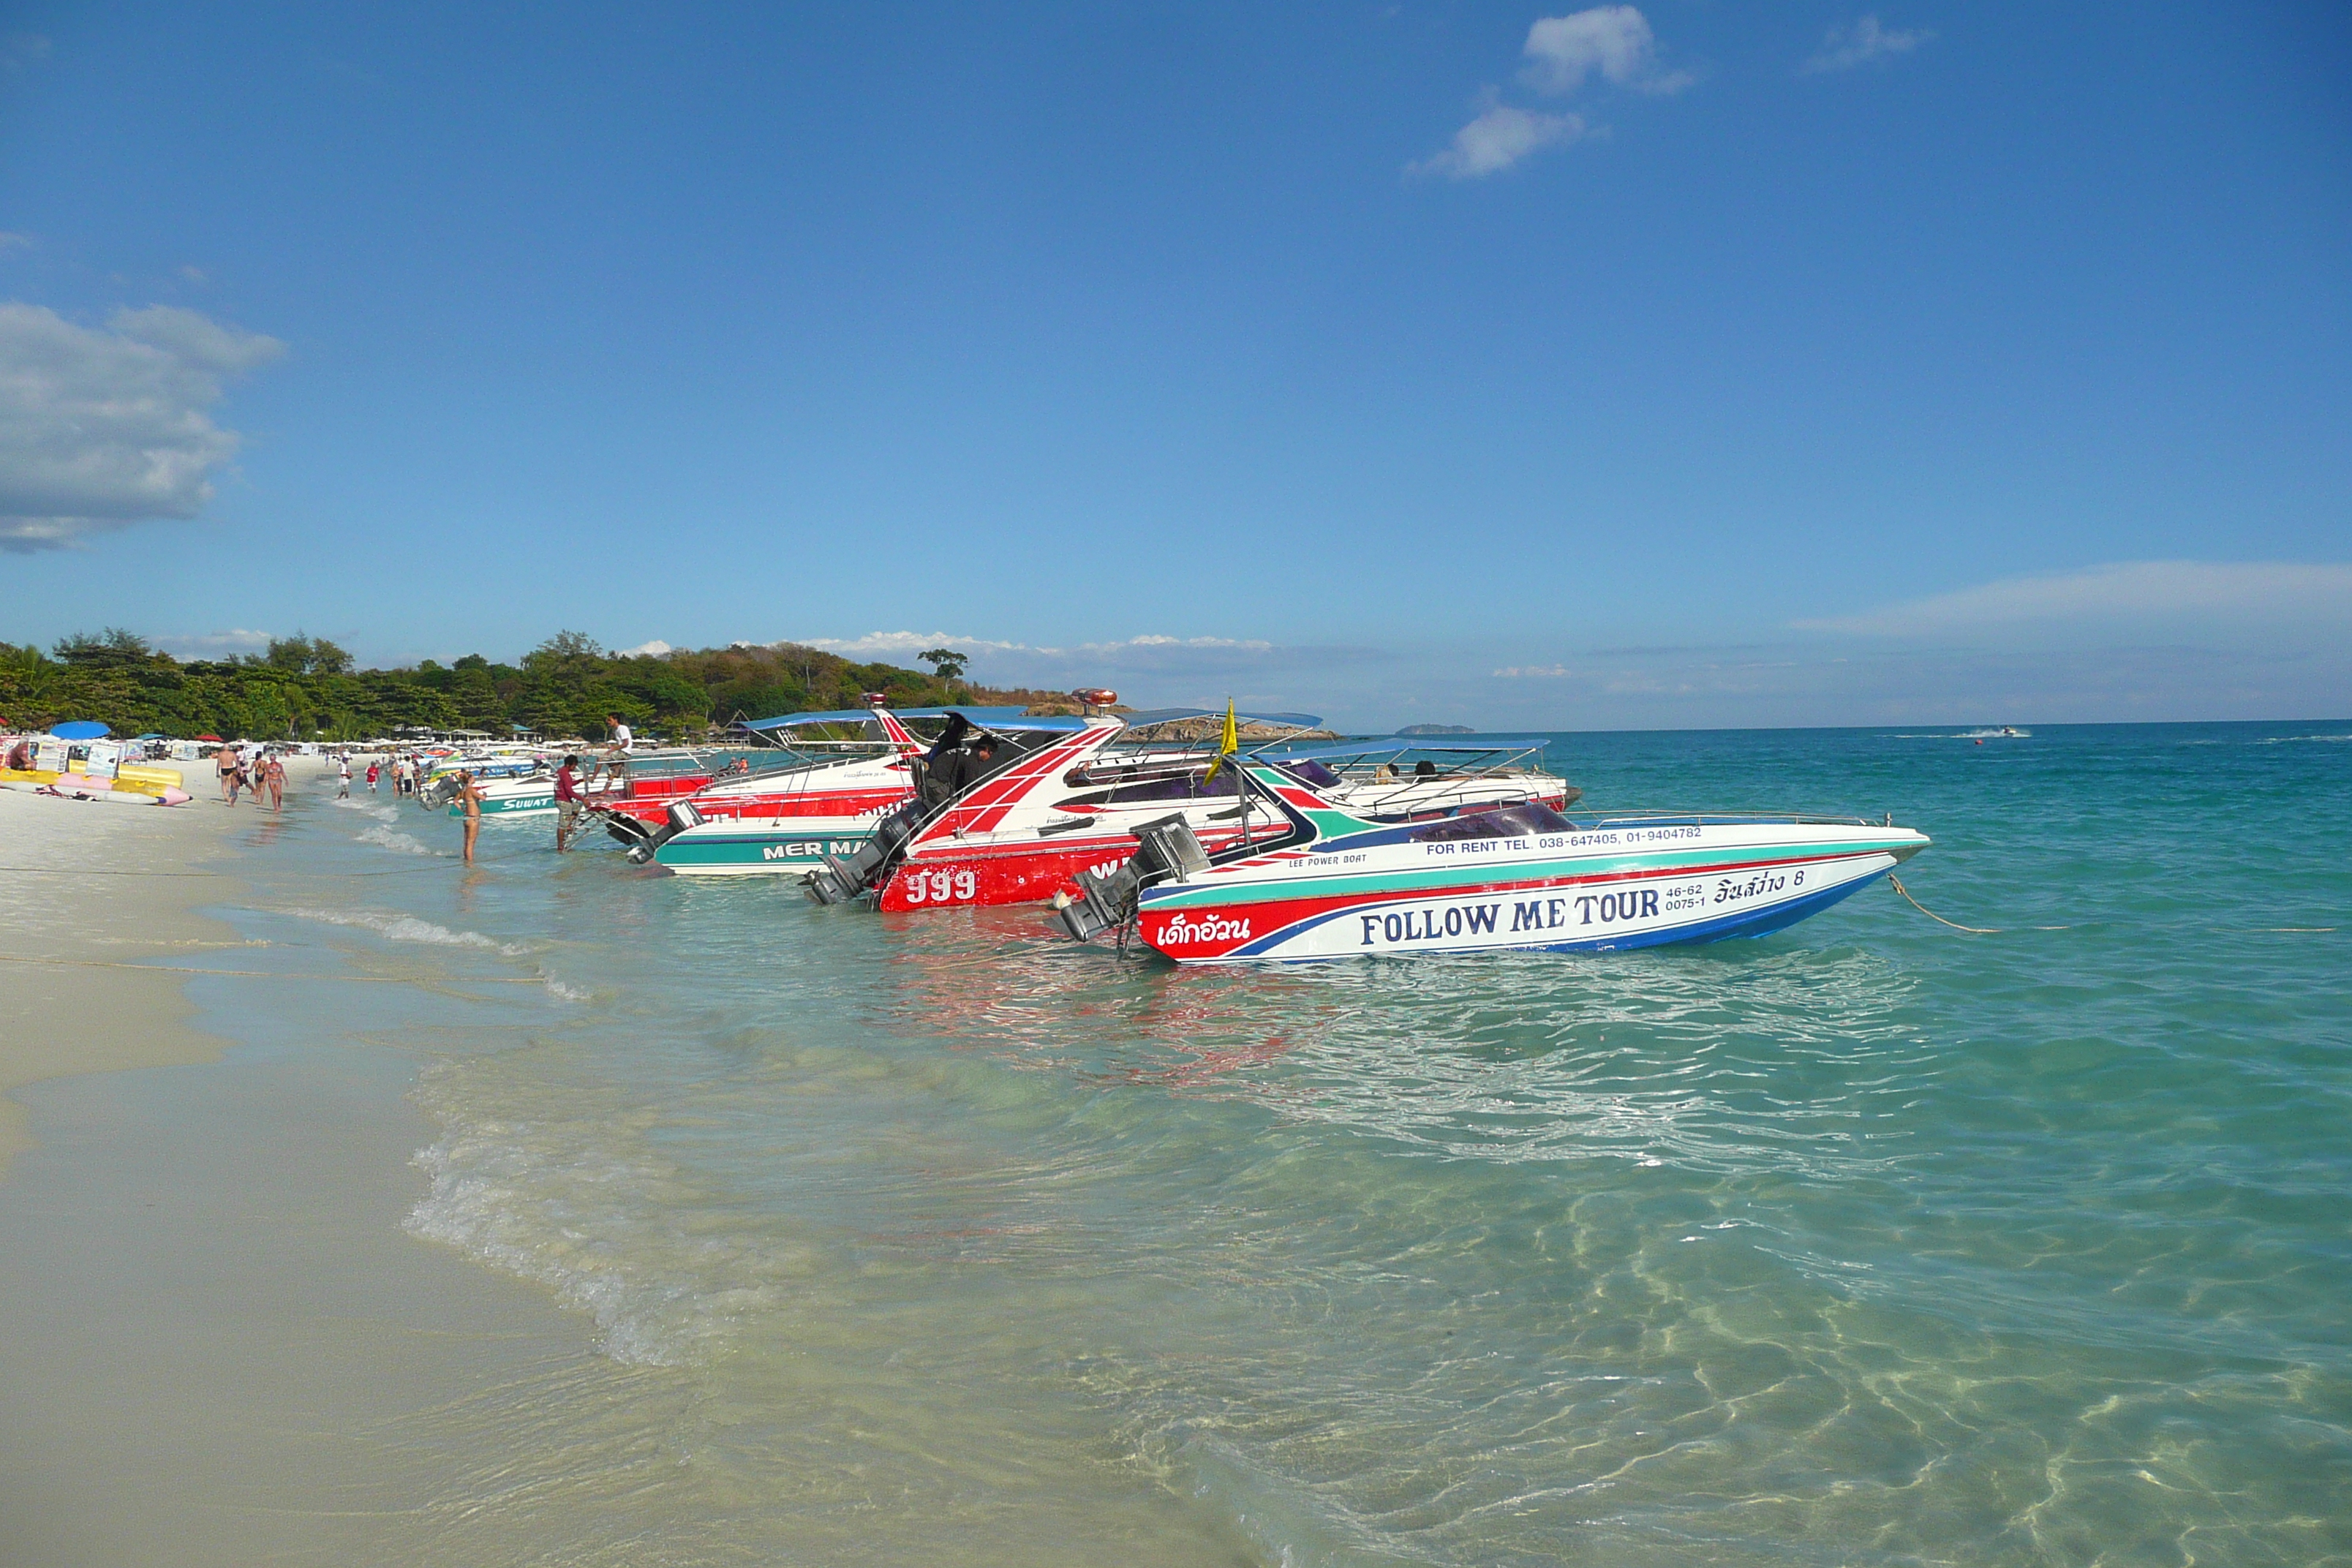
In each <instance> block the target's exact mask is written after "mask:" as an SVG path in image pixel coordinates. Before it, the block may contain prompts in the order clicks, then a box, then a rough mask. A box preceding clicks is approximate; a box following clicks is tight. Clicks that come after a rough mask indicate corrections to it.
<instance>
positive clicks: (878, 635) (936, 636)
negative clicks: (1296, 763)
mask: <svg viewBox="0 0 2352 1568" xmlns="http://www.w3.org/2000/svg"><path fill="white" fill-rule="evenodd" d="M779 643H794V644H797V645H798V646H800V647H814V648H822V649H824V651H825V652H827V653H837V654H839V655H841V656H842V657H843V658H887V657H890V656H907V655H919V654H920V653H922V652H923V651H924V650H925V649H927V648H935V647H948V648H954V649H955V650H956V651H958V652H959V653H968V654H971V655H972V656H973V657H974V658H979V657H981V656H983V655H986V654H1036V655H1041V656H1043V657H1045V658H1073V657H1076V658H1085V657H1087V656H1102V655H1117V654H1122V653H1129V652H1133V651H1139V650H1145V649H1154V648H1219V649H1227V650H1238V651H1242V652H1249V653H1265V652H1271V651H1272V650H1273V647H1274V644H1272V643H1270V642H1260V641H1257V640H1255V639H1246V638H1236V637H1161V636H1158V635H1155V634H1152V633H1146V634H1144V635H1143V636H1141V637H1128V638H1126V639H1124V640H1123V641H1119V642H1107V643H1076V644H1073V645H1072V646H1070V647H1044V646H1042V645H1040V644H1036V643H1023V642H1002V641H999V640H997V639H996V638H994V637H957V636H955V635H954V634H952V633H950V632H867V633H866V635H865V636H864V637H782V638H779V639H778V642H775V643H763V644H759V645H756V646H760V647H777V646H778V645H779ZM743 646H753V645H743Z"/></svg>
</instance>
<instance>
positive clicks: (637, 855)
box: [606, 708, 1085, 877]
mask: <svg viewBox="0 0 2352 1568" xmlns="http://www.w3.org/2000/svg"><path fill="white" fill-rule="evenodd" d="M908 721H914V722H919V723H921V724H923V725H924V726H925V727H926V729H927V730H931V729H933V727H934V726H936V730H935V731H934V732H935V736H936V735H945V734H947V733H949V732H950V730H953V729H954V727H955V726H956V725H959V724H961V726H962V728H961V730H957V731H955V733H956V734H957V735H958V736H959V737H961V736H962V735H966V734H971V735H977V734H982V733H985V734H989V735H992V736H995V737H997V738H999V739H1000V740H1001V742H1002V743H1003V745H1004V746H1005V747H1006V749H1008V750H1009V751H1011V752H1013V753H1014V754H1016V755H1019V754H1025V753H1027V752H1032V751H1034V750H1036V749H1038V748H1040V747H1043V746H1045V745H1048V744H1050V743H1052V742H1054V741H1055V739H1057V738H1059V737H1061V736H1063V735H1065V734H1066V733H1068V732H1070V731H1073V730H1076V729H1078V728H1081V727H1082V726H1083V724H1084V722H1085V721H1082V720H1078V719H1076V718H1065V717H1048V716H1037V715H1030V714H1026V713H1024V712H1023V711H1022V710H1019V709H1009V708H929V709H912V710H907V711H905V712H903V713H901V712H898V711H894V710H890V709H887V708H875V709H849V710H840V711H835V712H825V713H794V714H789V715H787V716H785V717H784V718H782V719H765V720H760V721H755V722H754V723H753V724H751V725H748V726H746V728H748V729H752V730H756V731H768V732H783V733H786V734H788V735H789V736H790V740H789V742H788V743H789V744H790V745H791V746H792V747H793V749H794V751H795V754H797V755H799V756H800V757H801V760H800V761H799V762H797V763H793V764H792V765H789V766H786V767H782V768H777V769H767V770H761V771H759V772H756V773H751V774H749V775H747V776H745V777H742V778H740V779H735V778H722V779H720V780H719V781H717V782H715V783H714V784H711V785H710V786H709V787H708V788H705V789H703V790H699V791H697V792H695V793H694V794H692V795H687V796H684V797H682V798H680V799H677V800H675V801H672V802H670V803H668V804H667V806H666V807H665V808H664V810H663V817H662V822H661V826H657V827H653V828H651V829H649V830H646V831H644V832H642V834H641V833H640V832H639V830H638V828H637V827H636V826H635V825H632V824H629V823H625V822H623V821H621V820H619V819H618V817H617V816H614V814H611V813H607V814H606V826H607V828H608V830H609V831H611V832H612V834H613V836H614V837H615V838H619V839H622V840H623V841H624V842H632V843H633V847H632V848H631V849H630V852H629V853H630V856H631V858H633V859H635V860H637V861H639V862H640V863H643V862H645V861H647V860H650V861H652V862H653V863H654V864H656V865H658V866H661V867H664V868H667V869H668V870H671V871H675V872H677V873H678V874H679V875H681V876H689V877H696V876H700V877H711V876H720V877H724V876H738V877H740V876H759V875H762V874H766V875H775V874H779V873H787V874H791V875H794V876H801V875H805V874H806V873H808V872H809V871H810V870H812V869H814V868H816V867H819V866H822V865H823V864H824V861H825V859H826V858H827V857H829V856H854V855H856V854H857V853H858V852H859V851H860V850H862V849H863V848H864V847H866V844H867V842H868V841H870V840H871V839H872V837H873V836H874V833H875V830H876V828H877V826H879V825H880V823H881V822H882V821H883V820H884V819H886V818H887V817H888V816H891V815H892V814H893V813H895V812H897V811H899V810H901V809H903V808H904V807H906V806H907V805H908V804H909V803H910V802H912V801H913V800H914V799H915V798H916V793H917V789H918V785H919V780H920V779H921V778H922V777H923V775H924V773H925V769H926V767H927V764H926V763H925V761H924V758H925V756H926V753H927V752H928V751H930V750H935V749H936V748H937V745H938V741H937V739H936V738H935V739H933V740H930V741H926V740H924V739H922V738H921V737H919V736H918V735H917V734H916V732H915V731H913V730H912V729H910V728H908ZM861 724H862V725H865V726H866V727H867V729H868V731H869V733H867V734H866V735H865V736H864V737H857V736H854V735H850V736H845V735H844V733H843V731H845V730H849V729H855V728H856V727H857V726H859V725H861Z"/></svg>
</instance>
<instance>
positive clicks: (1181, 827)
mask: <svg viewBox="0 0 2352 1568" xmlns="http://www.w3.org/2000/svg"><path fill="white" fill-rule="evenodd" d="M1135 837H1136V838H1137V840H1138V847H1137V848H1136V851H1135V855H1134V858H1131V859H1129V861H1128V862H1127V863H1126V864H1125V865H1123V866H1121V867H1119V868H1118V869H1116V870H1112V871H1107V872H1105V873H1103V874H1102V875H1100V876H1097V875H1096V874H1095V873H1094V872H1092V871H1081V872H1079V873H1078V874H1077V877H1076V882H1077V884H1078V896H1077V897H1076V898H1075V899H1071V900H1068V901H1067V902H1064V901H1063V900H1061V899H1060V898H1056V899H1055V906H1056V907H1055V910H1054V912H1053V914H1052V915H1050V916H1048V917H1047V919H1048V921H1050V922H1051V923H1052V924H1053V925H1054V926H1055V927H1056V928H1058V929H1059V930H1060V931H1063V932H1064V933H1065V934H1066V935H1067V936H1069V937H1071V938H1072V939H1074V940H1076V941H1078V942H1091V941H1093V940H1094V939H1095V938H1096V937H1098V936H1100V935H1102V934H1103V932H1105V931H1120V930H1123V929H1125V927H1126V925H1127V923H1128V921H1131V920H1133V919H1134V918H1135V908H1136V895H1137V894H1139V893H1140V892H1141V891H1142V890H1143V889H1145V888H1147V887H1154V886H1157V885H1158V884H1160V883H1161V882H1181V881H1183V880H1184V879H1187V878H1189V877H1193V876H1197V875H1198V874H1199V873H1201V872H1202V871H1205V870H1207V869H1208V868H1209V856H1208V852H1207V851H1206V850H1204V849H1202V847H1201V841H1200V840H1199V839H1198V838H1195V837H1192V825H1191V824H1189V823H1187V822H1186V821H1185V820H1184V814H1183V813H1182V812H1181V811H1180V812H1178V813H1176V815H1174V816H1162V817H1160V818H1157V819H1156V820H1154V821H1150V822H1144V823H1139V824H1137V825H1136V828H1135Z"/></svg>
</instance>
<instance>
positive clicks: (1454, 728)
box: [1397, 724, 1478, 735]
mask: <svg viewBox="0 0 2352 1568" xmlns="http://www.w3.org/2000/svg"><path fill="white" fill-rule="evenodd" d="M1477 732H1478V731H1475V730H1474V729H1472V728H1471V727H1470V726H1469V725H1467V724H1407V725H1406V726H1405V727H1404V728H1403V729H1402V730H1399V731H1397V733H1398V734H1400V735H1475V734H1476V733H1477Z"/></svg>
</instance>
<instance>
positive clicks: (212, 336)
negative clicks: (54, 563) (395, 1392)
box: [0, 301, 286, 551]
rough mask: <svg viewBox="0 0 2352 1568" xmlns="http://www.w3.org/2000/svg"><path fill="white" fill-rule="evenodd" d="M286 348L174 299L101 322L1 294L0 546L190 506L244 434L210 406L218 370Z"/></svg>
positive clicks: (51, 540) (221, 376)
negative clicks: (97, 325)
mask: <svg viewBox="0 0 2352 1568" xmlns="http://www.w3.org/2000/svg"><path fill="white" fill-rule="evenodd" d="M285 350H286V345H285V344H283V343H281V342H278V340H277V339H276V338H270V337H263V336H261V335H260V334H258V333H254V332H246V331H238V330H237V329H236V328H234V327H224V326H222V325H220V324H219V323H218V322H215V321H208V320H207V319H205V317H203V316H200V315H198V314H197V313H196V312H195V311H194V310H177V309H174V308H173V307H171V306H165V305H156V306H152V307H150V308H149V309H147V310H119V311H117V312H116V313H115V314H114V316H113V318H112V319H111V320H110V321H109V322H108V323H107V330H106V331H93V330H92V329H89V328H87V327H79V326H76V325H74V324H73V323H72V322H70V321H66V320H64V319H63V318H61V317H60V316H58V314H57V313H56V312H55V311H53V310H44V309H42V308H41V307H39V306H37V305H26V304H22V303H17V302H13V301H12V302H6V303H0V550H12V551H29V550H39V549H44V548H51V547H56V546H60V545H65V544H68V543H70V542H73V541H74V540H76V539H77V538H79V536H80V535H82V534H84V533H86V532H89V531H92V530H96V529H104V528H119V527H121V526H123V525H125V524H128V523H132V522H139V521H144V520H147V519H151V518H186V517H194V516H195V515H196V513H197V512H198V511H199V510H202V509H203V507H204V505H205V502H206V501H208V500H211V499H212V494H213V484H212V479H213V475H214V474H215V472H216V471H218V469H219V468H221V467H222V466H223V465H224V464H226V462H228V460H229V459H230V458H233V457H234V456H235V455H236V448H237V441H238V437H237V435H236V432H235V431H233V430H223V429H221V428H220V427H219V426H215V424H214V423H213V422H212V419H211V418H210V416H209V410H210V409H211V407H212V405H214V404H215V403H217V402H218V401H219V400H220V396H221V385H222V383H223V382H225V381H226V380H227V379H228V378H230V377H232V376H235V375H238V374H243V373H245V372H247V371H249V370H252V369H253V368H255V367H256V366H257V365H261V364H265V363H268V362H269V361H270V360H273V359H275V358H277V357H278V355H279V354H281V353H285Z"/></svg>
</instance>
